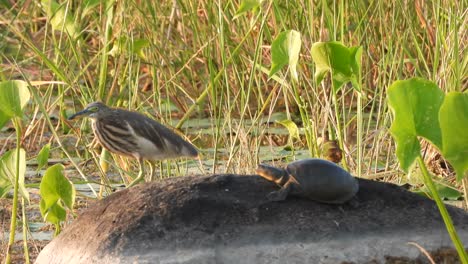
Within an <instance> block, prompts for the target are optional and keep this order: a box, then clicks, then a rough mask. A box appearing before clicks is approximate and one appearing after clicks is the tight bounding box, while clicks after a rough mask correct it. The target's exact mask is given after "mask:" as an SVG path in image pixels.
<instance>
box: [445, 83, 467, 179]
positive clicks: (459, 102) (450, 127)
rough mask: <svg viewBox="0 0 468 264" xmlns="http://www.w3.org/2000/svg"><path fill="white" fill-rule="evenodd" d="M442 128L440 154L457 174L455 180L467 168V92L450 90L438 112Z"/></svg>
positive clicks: (461, 175) (460, 176) (460, 177)
mask: <svg viewBox="0 0 468 264" xmlns="http://www.w3.org/2000/svg"><path fill="white" fill-rule="evenodd" d="M439 121H440V128H441V130H442V145H443V149H442V154H443V155H444V157H445V158H446V159H447V160H448V161H449V162H450V164H451V165H452V166H453V168H454V169H455V172H456V174H457V180H461V179H462V178H463V177H464V174H465V172H466V171H467V170H468V94H467V93H460V92H450V93H448V94H447V95H446V96H445V100H444V103H443V104H442V106H441V108H440V112H439Z"/></svg>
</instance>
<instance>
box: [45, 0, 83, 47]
mask: <svg viewBox="0 0 468 264" xmlns="http://www.w3.org/2000/svg"><path fill="white" fill-rule="evenodd" d="M41 3H42V6H43V8H44V12H45V13H46V14H47V19H48V20H49V23H50V25H51V26H52V29H53V30H57V31H61V32H65V33H66V34H68V35H69V36H70V37H71V38H73V39H75V38H76V37H78V33H79V32H78V26H77V25H76V24H75V21H74V17H73V14H72V12H71V10H70V8H71V7H70V6H67V2H64V3H63V4H58V3H57V1H54V0H42V1H41Z"/></svg>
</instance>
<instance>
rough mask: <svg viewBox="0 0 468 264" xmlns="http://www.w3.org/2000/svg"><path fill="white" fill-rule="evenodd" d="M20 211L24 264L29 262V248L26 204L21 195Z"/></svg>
mask: <svg viewBox="0 0 468 264" xmlns="http://www.w3.org/2000/svg"><path fill="white" fill-rule="evenodd" d="M21 211H22V218H23V219H22V221H23V253H24V262H25V263H26V264H29V263H31V261H30V260H29V249H28V219H27V218H26V204H25V202H24V197H21Z"/></svg>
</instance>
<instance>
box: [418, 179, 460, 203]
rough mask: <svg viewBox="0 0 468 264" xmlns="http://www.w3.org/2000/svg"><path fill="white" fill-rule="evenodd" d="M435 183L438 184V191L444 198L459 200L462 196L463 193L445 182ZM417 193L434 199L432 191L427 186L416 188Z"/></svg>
mask: <svg viewBox="0 0 468 264" xmlns="http://www.w3.org/2000/svg"><path fill="white" fill-rule="evenodd" d="M434 184H435V186H436V189H437V193H438V194H439V196H440V198H442V199H447V200H458V199H460V198H461V197H462V194H461V193H460V192H459V191H458V190H456V189H455V188H454V187H449V186H446V185H444V184H440V183H437V182H435V183H434ZM415 193H417V194H420V195H422V196H429V198H431V199H433V198H432V195H431V192H430V191H429V189H428V188H427V187H426V186H424V187H421V188H419V189H417V190H415Z"/></svg>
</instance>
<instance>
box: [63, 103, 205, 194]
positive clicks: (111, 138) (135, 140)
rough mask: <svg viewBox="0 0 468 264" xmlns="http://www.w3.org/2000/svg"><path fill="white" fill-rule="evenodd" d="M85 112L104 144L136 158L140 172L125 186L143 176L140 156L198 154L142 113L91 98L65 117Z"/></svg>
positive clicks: (176, 136)
mask: <svg viewBox="0 0 468 264" xmlns="http://www.w3.org/2000/svg"><path fill="white" fill-rule="evenodd" d="M85 116H87V117H89V118H91V120H92V124H91V126H92V129H93V132H94V135H95V136H96V138H97V141H98V142H99V143H100V144H101V145H102V146H103V147H104V148H106V149H107V150H109V151H110V152H113V153H116V154H119V155H123V156H127V157H133V158H135V159H137V160H138V165H139V169H140V172H139V173H138V176H137V177H136V178H135V179H134V180H133V181H132V182H131V183H130V184H129V187H130V186H133V185H135V184H136V183H138V182H140V181H141V180H143V179H144V166H143V161H144V160H149V161H156V160H165V159H175V158H181V157H192V158H197V157H198V151H197V149H196V148H195V147H194V146H193V145H192V144H191V143H189V142H187V141H186V140H184V139H183V138H182V137H181V136H179V135H177V134H176V133H174V132H173V131H171V130H170V129H169V128H167V127H165V126H163V125H162V124H160V123H158V122H156V121H155V120H153V119H151V118H149V117H147V116H145V115H143V114H140V113H137V112H132V111H128V110H124V109H120V108H111V107H108V106H106V105H105V104H103V103H101V102H93V103H90V104H89V105H87V106H86V108H85V109H84V110H82V111H80V112H77V113H75V114H74V115H72V116H70V117H69V118H68V120H72V119H74V118H76V117H85ZM150 163H151V162H150ZM151 164H152V163H151ZM151 166H153V165H151ZM151 171H152V168H151ZM151 173H152V172H151ZM151 177H152V175H151Z"/></svg>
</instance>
